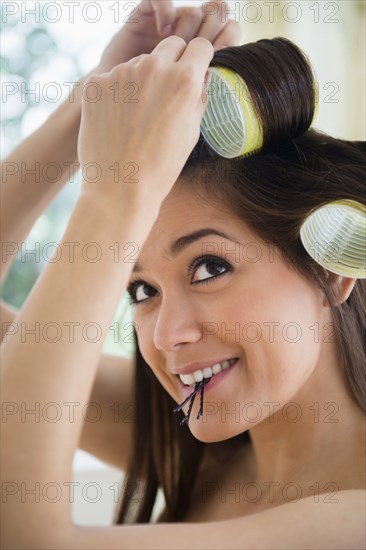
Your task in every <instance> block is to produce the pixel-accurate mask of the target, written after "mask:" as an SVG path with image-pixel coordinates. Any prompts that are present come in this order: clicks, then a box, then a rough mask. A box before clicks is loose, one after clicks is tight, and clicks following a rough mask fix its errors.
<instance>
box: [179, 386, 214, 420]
mask: <svg viewBox="0 0 366 550" xmlns="http://www.w3.org/2000/svg"><path fill="white" fill-rule="evenodd" d="M210 380H211V378H204V379H203V380H202V381H201V382H196V384H195V388H194V390H193V392H192V393H191V395H189V396H188V397H187V398H186V399H185V400H184V401H183V403H181V404H180V405H178V407H176V408H175V409H174V411H173V412H175V413H176V412H179V411H181V410H182V408H183V407H184V405H185V404H186V403H188V401H189V400H191V402H190V404H189V408H188V412H187V415H186V416H185V417H184V418H183V420H181V422H180V424H179V425H180V426H184V425H185V424H188V421H189V417H190V415H191V411H192V407H193V403H194V400H195V398H196V395H197V393H198V392H199V391H200V392H201V395H200V410H199V411H198V415H197V420H198V418H199V417H200V416H202V414H203V390H204V387H205V385H206V384H208V382H209V381H210Z"/></svg>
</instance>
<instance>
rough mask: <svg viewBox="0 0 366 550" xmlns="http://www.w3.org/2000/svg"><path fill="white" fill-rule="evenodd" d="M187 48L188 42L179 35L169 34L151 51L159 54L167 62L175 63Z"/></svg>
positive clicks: (156, 54) (154, 54)
mask: <svg viewBox="0 0 366 550" xmlns="http://www.w3.org/2000/svg"><path fill="white" fill-rule="evenodd" d="M186 48H187V44H186V42H185V41H184V40H183V38H180V37H179V36H168V38H165V39H164V40H162V41H161V42H159V44H158V45H157V46H156V47H155V49H154V50H153V51H152V52H151V54H150V55H152V56H159V57H160V58H162V59H164V61H165V62H167V63H169V62H171V63H173V62H175V61H178V60H179V59H180V58H181V56H182V54H183V53H184V51H185V50H186Z"/></svg>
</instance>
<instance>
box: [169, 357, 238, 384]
mask: <svg viewBox="0 0 366 550" xmlns="http://www.w3.org/2000/svg"><path fill="white" fill-rule="evenodd" d="M235 361H236V359H229V360H226V361H223V362H222V363H216V365H213V366H212V367H206V368H204V369H203V371H202V370H196V371H194V372H192V373H191V374H180V375H179V378H180V379H181V380H182V382H183V384H185V385H186V386H192V385H193V384H195V383H196V382H201V381H202V380H203V379H204V378H211V376H212V375H213V374H218V373H219V372H221V371H223V370H226V369H228V368H229V367H231V365H233V364H234V363H235Z"/></svg>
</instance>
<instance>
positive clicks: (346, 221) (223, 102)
mask: <svg viewBox="0 0 366 550" xmlns="http://www.w3.org/2000/svg"><path fill="white" fill-rule="evenodd" d="M208 72H209V74H210V75H211V79H210V83H209V85H208V89H207V93H208V105H207V108H206V112H205V115H204V117H203V120H202V124H201V133H202V136H203V138H204V139H205V141H206V142H207V143H208V144H209V145H210V147H211V148H212V149H214V151H216V153H217V154H219V155H220V156H222V157H225V158H240V157H245V156H248V155H250V154H254V153H256V152H257V151H259V150H260V149H261V148H262V146H263V132H262V126H261V123H260V121H259V120H258V117H257V115H256V113H255V111H254V107H253V105H254V104H253V100H252V98H251V96H250V93H249V91H248V88H247V86H246V84H245V82H244V80H243V79H242V78H241V76H240V75H238V74H237V73H236V72H234V71H232V70H230V69H226V68H223V67H210V68H209V71H208ZM314 91H315V110H314V117H313V121H314V119H315V117H316V116H317V113H318V107H319V94H318V86H317V83H316V82H314ZM300 238H301V241H302V243H303V245H304V247H305V249H306V251H307V252H308V254H309V255H310V256H311V257H312V258H313V259H314V260H315V261H316V262H317V263H319V264H320V265H321V266H323V267H324V268H326V269H327V270H329V271H331V272H333V273H336V274H338V275H343V276H345V277H352V278H359V279H361V278H366V208H365V206H363V205H362V204H360V203H358V202H356V201H352V200H346V199H344V200H338V201H335V202H332V203H329V204H325V205H323V206H321V207H319V208H317V209H316V210H314V211H313V212H311V213H310V214H309V216H308V217H307V218H306V220H305V221H304V223H303V225H302V227H301V230H300Z"/></svg>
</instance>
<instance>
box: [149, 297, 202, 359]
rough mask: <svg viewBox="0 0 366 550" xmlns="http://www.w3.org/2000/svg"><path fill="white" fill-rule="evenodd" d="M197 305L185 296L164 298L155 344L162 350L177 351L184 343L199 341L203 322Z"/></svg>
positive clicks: (156, 329) (157, 320)
mask: <svg viewBox="0 0 366 550" xmlns="http://www.w3.org/2000/svg"><path fill="white" fill-rule="evenodd" d="M197 313H199V312H198V311H197V307H195V305H194V304H192V303H191V302H189V301H188V300H187V299H185V297H184V296H181V297H177V296H175V297H174V298H173V297H170V299H169V298H167V297H165V298H163V299H162V301H161V305H160V309H159V313H158V317H157V319H156V324H155V327H154V345H155V347H156V348H157V349H158V350H161V351H175V350H176V349H177V348H179V346H181V345H182V344H193V343H196V342H199V341H200V339H201V337H202V323H199V322H198V320H197V317H196V315H197Z"/></svg>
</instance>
